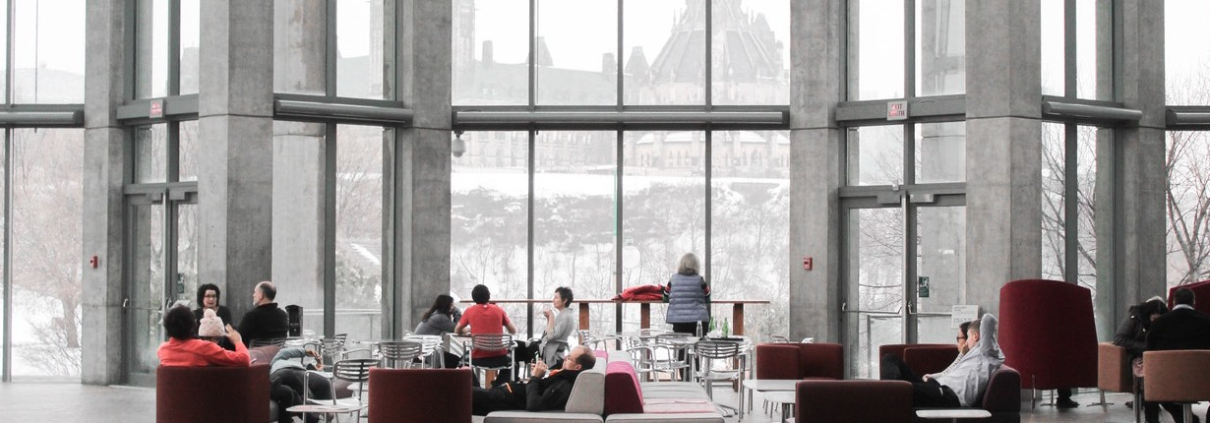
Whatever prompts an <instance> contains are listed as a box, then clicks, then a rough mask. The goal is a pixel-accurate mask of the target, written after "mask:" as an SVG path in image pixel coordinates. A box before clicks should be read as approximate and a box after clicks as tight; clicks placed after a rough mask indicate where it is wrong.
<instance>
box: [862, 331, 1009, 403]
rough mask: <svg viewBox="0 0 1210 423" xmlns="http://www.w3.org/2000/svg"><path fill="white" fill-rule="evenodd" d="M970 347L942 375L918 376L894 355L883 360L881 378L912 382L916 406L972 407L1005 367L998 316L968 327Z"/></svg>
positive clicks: (967, 341)
mask: <svg viewBox="0 0 1210 423" xmlns="http://www.w3.org/2000/svg"><path fill="white" fill-rule="evenodd" d="M966 344H967V347H968V348H970V349H969V350H968V351H967V352H966V354H963V355H962V356H961V357H960V358H959V359H958V361H956V362H954V364H951V365H950V366H949V368H947V369H945V370H944V371H942V372H941V373H936V374H931V375H924V376H923V377H920V376H917V375H916V374H915V373H913V372H912V370H911V369H910V368H908V366H907V365H905V364H904V363H903V360H901V359H899V357H896V356H895V355H893V354H887V355H886V356H883V357H882V379H883V380H904V381H907V382H911V383H912V404H913V405H914V406H916V407H941V408H959V407H973V406H975V405H976V403H975V401H976V400H977V399H978V398H979V396H980V395H982V394H983V391H984V390H986V389H987V383H988V381H990V380H991V377H992V373H995V371H996V370H999V369H1000V366H1001V365H1002V364H1004V353H1003V352H1001V351H1000V344H999V343H998V342H997V341H996V317H995V316H992V315H991V314H984V315H983V318H982V319H980V320H976V321H975V322H972V323H971V325H970V327H969V328H967V338H966Z"/></svg>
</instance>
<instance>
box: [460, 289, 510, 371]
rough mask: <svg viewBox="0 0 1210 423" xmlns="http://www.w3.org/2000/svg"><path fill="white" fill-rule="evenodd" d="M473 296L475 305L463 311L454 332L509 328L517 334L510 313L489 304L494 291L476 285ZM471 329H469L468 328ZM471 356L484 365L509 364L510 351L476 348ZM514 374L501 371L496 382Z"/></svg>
mask: <svg viewBox="0 0 1210 423" xmlns="http://www.w3.org/2000/svg"><path fill="white" fill-rule="evenodd" d="M471 298H472V299H474V300H475V305H473V306H470V307H467V308H466V312H465V313H462V318H461V319H459V320H458V325H457V326H455V327H454V332H455V333H457V334H459V335H466V334H467V333H468V332H469V333H470V335H472V336H473V335H493V334H501V333H504V330H505V329H507V330H508V333H510V334H516V333H517V327H516V326H513V322H512V321H511V320H509V319H508V313H505V312H504V309H502V308H500V306H497V305H495V304H488V301H490V300H491V299H492V293H491V291H489V290H488V289H487V286H485V285H483V284H479V285H475V287H474V288H473V289H471ZM468 329H469V330H468ZM471 358H472V359H474V361H475V363H476V364H477V365H478V364H481V365H484V366H493V367H495V366H507V365H508V351H506V350H500V351H482V350H474V351H473V353H472V354H471ZM511 378H512V375H511V374H509V373H508V371H507V370H504V371H501V372H500V374H499V375H497V377H496V381H495V384H497V385H498V384H501V383H504V381H505V380H507V379H511Z"/></svg>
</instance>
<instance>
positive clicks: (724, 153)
mask: <svg viewBox="0 0 1210 423" xmlns="http://www.w3.org/2000/svg"><path fill="white" fill-rule="evenodd" d="M711 144H712V148H711V150H712V151H711V154H712V155H713V159H712V161H711V164H712V166H711V179H710V197H711V210H710V213H711V225H710V230H711V232H710V239H711V243H712V244H711V246H710V248H711V258H710V267H711V273H710V279H711V280H710V283H711V285H712V288H713V289H714V292H715V293H714V294H713V295H714V296H715V298H719V299H749V298H759V299H769V300H772V303H771V304H769V305H767V306H765V305H758V306H748V308H747V309H746V310H745V313H744V319H745V320H744V334H745V335H746V336H750V337H753V338H752V339H760V340H767V339H769V337H770V336H772V335H783V336H785V335H788V333H786V328H787V327H788V325H789V309H790V308H789V307H790V306H789V300H788V298H789V292H790V273H789V269H790V266H789V263H787V260H788V257H789V252H788V250H787V249H786V248H787V243H786V240H787V237H786V234H788V233H790V213H789V212H790V205H789V204H790V192H789V190H790V164H789V163H790V162H789V156H790V138H789V132H787V131H760V132H754V131H716V132H714V135H713V137H712V139H711ZM751 155H756V156H759V157H762V158H763V160H760V161H758V163H763V164H759V165H756V164H752V161H749V164H747V165H745V164H744V163H743V160H741V159H739V158H740V157H748V156H751ZM702 264H703V265H705V263H702ZM714 312H715V314H714V315H715V316H730V312H731V311H730V310H729V309H727V308H720V307H719V306H716V307H715V308H714ZM732 325H734V323H732Z"/></svg>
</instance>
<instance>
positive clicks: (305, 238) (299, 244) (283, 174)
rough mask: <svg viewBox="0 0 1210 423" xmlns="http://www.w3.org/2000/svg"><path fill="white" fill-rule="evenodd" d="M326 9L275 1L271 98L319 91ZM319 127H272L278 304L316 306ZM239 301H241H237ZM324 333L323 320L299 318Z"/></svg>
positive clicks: (305, 0)
mask: <svg viewBox="0 0 1210 423" xmlns="http://www.w3.org/2000/svg"><path fill="white" fill-rule="evenodd" d="M327 11H328V5H327V2H326V1H324V0H295V1H288V2H276V3H275V5H274V10H273V13H274V15H275V21H274V22H275V23H276V26H275V27H274V29H273V33H274V37H273V43H274V45H275V48H274V50H275V51H276V52H280V53H279V54H274V63H273V64H274V66H273V86H274V91H275V92H278V93H306V94H324V90H325V81H326V78H327V68H326V62H325V54H326V52H327V36H326V33H325V31H326V21H327ZM325 126H326V125H324V124H322V123H303V122H284V121H283V122H276V123H274V124H273V204H276V205H277V207H274V208H273V252H274V253H273V278H274V279H275V280H277V282H278V289H279V291H278V302H279V303H280V304H281V305H282V306H283V307H284V306H285V305H287V304H298V305H301V306H303V307H304V308H305V309H307V310H318V309H321V308H323V298H324V297H323V295H324V290H323V283H324V263H325V259H324V245H325V243H324V241H325V240H324V234H325V230H324V226H325V224H326V223H325V221H324V213H323V206H324V199H325V197H326V196H327V195H329V194H334V193H327V192H325V190H324V177H325V175H326V170H325V165H324V158H325V155H326V154H327V146H328V144H327V142H326V141H325V139H324V131H325V129H326V128H325ZM239 298H240V299H242V298H243V297H239ZM303 324H304V327H305V329H308V330H312V331H314V332H315V333H316V334H322V333H324V330H323V319H320V318H312V319H307V320H304V321H303Z"/></svg>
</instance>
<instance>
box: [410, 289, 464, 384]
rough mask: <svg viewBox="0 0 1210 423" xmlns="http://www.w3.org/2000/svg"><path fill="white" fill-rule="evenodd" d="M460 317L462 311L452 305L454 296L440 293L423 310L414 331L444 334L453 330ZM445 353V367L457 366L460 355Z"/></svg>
mask: <svg viewBox="0 0 1210 423" xmlns="http://www.w3.org/2000/svg"><path fill="white" fill-rule="evenodd" d="M461 318H462V312H460V311H458V307H454V297H451V296H449V295H445V294H441V295H438V296H437V299H436V300H433V306H432V307H429V311H426V312H424V316H422V317H421V318H420V324H418V325H416V330H415V333H416V334H417V335H445V334H446V333H447V332H453V331H454V326H455V323H457V322H458V320H459V319H461ZM443 354H445V367H446V368H450V369H453V368H457V367H458V361H459V359H460V357H458V356H457V355H454V354H451V353H450V352H448V351H445V352H443Z"/></svg>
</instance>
